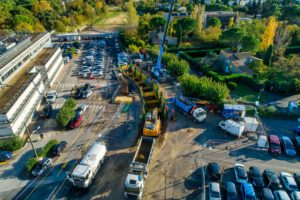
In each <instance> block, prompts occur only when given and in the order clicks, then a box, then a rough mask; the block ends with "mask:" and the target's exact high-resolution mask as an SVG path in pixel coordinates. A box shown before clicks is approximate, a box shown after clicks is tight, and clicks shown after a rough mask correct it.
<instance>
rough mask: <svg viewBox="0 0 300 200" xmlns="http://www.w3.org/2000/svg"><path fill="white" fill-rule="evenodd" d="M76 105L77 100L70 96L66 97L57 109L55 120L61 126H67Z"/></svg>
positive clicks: (73, 114)
mask: <svg viewBox="0 0 300 200" xmlns="http://www.w3.org/2000/svg"><path fill="white" fill-rule="evenodd" d="M76 105H77V101H76V100H75V99H73V98H71V99H68V100H67V101H66V102H65V103H64V105H63V107H62V108H61V109H60V110H59V112H58V114H57V116H56V120H57V122H58V124H59V125H60V126H61V127H65V126H67V125H68V123H69V122H70V120H71V119H72V118H73V117H74V116H75V108H76Z"/></svg>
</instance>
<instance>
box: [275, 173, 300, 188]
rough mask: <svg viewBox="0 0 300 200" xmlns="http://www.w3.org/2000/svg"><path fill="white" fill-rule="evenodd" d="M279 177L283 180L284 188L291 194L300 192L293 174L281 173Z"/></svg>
mask: <svg viewBox="0 0 300 200" xmlns="http://www.w3.org/2000/svg"><path fill="white" fill-rule="evenodd" d="M279 177H280V179H281V182H282V184H283V187H284V188H285V189H286V190H287V191H289V192H293V191H298V186H297V183H296V181H295V179H294V178H293V176H292V175H291V174H289V173H286V172H280V176H279Z"/></svg>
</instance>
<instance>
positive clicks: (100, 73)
mask: <svg viewBox="0 0 300 200" xmlns="http://www.w3.org/2000/svg"><path fill="white" fill-rule="evenodd" d="M92 75H94V76H102V75H103V71H101V70H96V71H93V72H92Z"/></svg>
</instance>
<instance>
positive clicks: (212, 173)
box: [207, 162, 221, 180]
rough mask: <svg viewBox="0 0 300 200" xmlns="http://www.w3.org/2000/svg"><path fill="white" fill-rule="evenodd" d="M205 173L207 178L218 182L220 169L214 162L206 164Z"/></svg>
mask: <svg viewBox="0 0 300 200" xmlns="http://www.w3.org/2000/svg"><path fill="white" fill-rule="evenodd" d="M207 172H208V173H207V174H208V176H209V178H210V179H212V180H219V179H220V178H221V167H220V165H219V164H218V163H216V162H211V163H208V165H207Z"/></svg>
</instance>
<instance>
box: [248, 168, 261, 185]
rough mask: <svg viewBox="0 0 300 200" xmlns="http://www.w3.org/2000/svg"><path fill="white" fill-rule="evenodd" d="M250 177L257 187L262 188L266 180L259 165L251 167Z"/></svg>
mask: <svg viewBox="0 0 300 200" xmlns="http://www.w3.org/2000/svg"><path fill="white" fill-rule="evenodd" d="M249 179H250V181H251V183H252V185H253V186H254V187H256V188H262V187H263V186H264V180H263V177H262V175H261V172H260V170H259V168H258V167H254V166H252V167H250V168H249Z"/></svg>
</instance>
